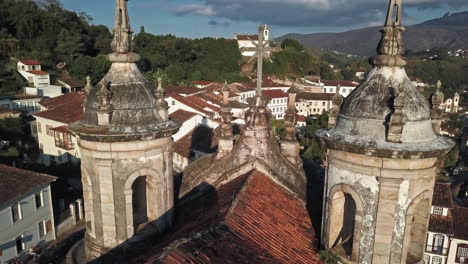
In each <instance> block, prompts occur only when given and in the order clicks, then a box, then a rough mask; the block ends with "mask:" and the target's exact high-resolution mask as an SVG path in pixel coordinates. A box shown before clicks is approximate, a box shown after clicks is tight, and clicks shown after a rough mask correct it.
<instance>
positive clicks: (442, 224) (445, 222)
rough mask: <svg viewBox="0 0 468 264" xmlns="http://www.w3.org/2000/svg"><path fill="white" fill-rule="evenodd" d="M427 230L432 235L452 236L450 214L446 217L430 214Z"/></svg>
mask: <svg viewBox="0 0 468 264" xmlns="http://www.w3.org/2000/svg"><path fill="white" fill-rule="evenodd" d="M428 230H429V231H431V232H434V233H442V234H447V235H451V234H453V226H452V214H451V213H450V212H449V214H448V215H447V216H443V215H436V214H431V215H430V217H429V227H428Z"/></svg>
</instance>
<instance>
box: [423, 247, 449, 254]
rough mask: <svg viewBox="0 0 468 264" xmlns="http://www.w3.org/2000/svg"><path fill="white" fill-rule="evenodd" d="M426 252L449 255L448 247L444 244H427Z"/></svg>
mask: <svg viewBox="0 0 468 264" xmlns="http://www.w3.org/2000/svg"><path fill="white" fill-rule="evenodd" d="M426 252H428V253H432V254H437V255H443V256H447V254H448V248H446V247H443V246H432V245H427V246H426Z"/></svg>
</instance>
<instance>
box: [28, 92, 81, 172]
mask: <svg viewBox="0 0 468 264" xmlns="http://www.w3.org/2000/svg"><path fill="white" fill-rule="evenodd" d="M83 102H84V94H82V93H69V94H64V95H62V96H59V97H55V98H50V99H46V100H43V101H41V107H42V110H43V111H41V112H39V113H36V114H34V115H33V116H34V117H35V118H36V126H37V129H36V130H37V138H38V143H39V149H40V151H41V159H42V162H43V163H44V164H50V162H51V161H52V160H53V161H54V162H56V163H65V162H68V161H72V162H76V161H78V159H79V158H80V152H79V148H78V141H77V138H76V137H75V136H74V135H73V134H72V133H70V132H69V131H68V126H69V125H70V124H72V123H74V122H77V121H79V120H81V118H82V116H83Z"/></svg>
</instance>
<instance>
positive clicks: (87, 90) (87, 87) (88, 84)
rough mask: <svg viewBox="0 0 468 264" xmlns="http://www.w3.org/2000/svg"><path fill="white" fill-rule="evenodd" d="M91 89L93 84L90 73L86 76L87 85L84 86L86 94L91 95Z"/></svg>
mask: <svg viewBox="0 0 468 264" xmlns="http://www.w3.org/2000/svg"><path fill="white" fill-rule="evenodd" d="M91 89H93V85H92V84H91V77H90V76H89V75H88V76H86V86H85V88H84V91H85V94H86V96H88V95H89V93H90V92H91Z"/></svg>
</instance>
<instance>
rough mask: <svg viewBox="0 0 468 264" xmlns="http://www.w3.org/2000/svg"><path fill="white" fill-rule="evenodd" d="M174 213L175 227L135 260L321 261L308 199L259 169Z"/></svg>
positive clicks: (170, 263) (204, 263)
mask: <svg viewBox="0 0 468 264" xmlns="http://www.w3.org/2000/svg"><path fill="white" fill-rule="evenodd" d="M178 215H179V216H180V217H177V216H178ZM175 219H176V224H175V226H174V229H173V230H175V232H172V233H168V234H166V236H165V239H164V241H165V242H160V243H157V244H155V246H154V247H153V250H151V253H150V254H149V255H147V256H141V257H139V259H137V260H135V261H134V262H139V263H142V262H146V263H155V262H156V261H158V263H165V264H182V263H197V264H208V263H210V264H213V263H216V264H218V263H226V264H237V263H252V264H253V263H255V264H263V263H265V264H267V263H268V264H272V263H275V264H281V263H285V264H286V263H310V264H314V263H322V261H321V260H320V256H319V254H318V253H317V250H316V241H315V239H314V230H313V228H312V224H311V221H310V218H309V215H308V212H307V209H306V207H305V205H304V204H303V203H302V202H301V201H300V200H298V199H297V198H295V197H294V195H292V194H291V193H289V192H288V191H287V190H285V189H283V188H282V187H280V186H279V185H278V184H277V183H275V182H274V181H273V180H272V179H271V178H270V177H268V176H266V175H264V174H262V173H260V172H258V171H256V170H253V171H251V172H249V173H248V174H246V175H243V176H239V177H237V178H236V179H234V180H232V181H230V182H229V183H227V184H225V185H223V186H221V187H219V188H218V189H213V188H211V189H208V190H207V191H206V192H205V193H204V194H203V195H202V196H199V197H198V198H196V199H194V200H187V201H186V202H183V203H181V204H180V205H179V207H177V208H176V217H175ZM162 249H163V252H161V250H162ZM132 262H133V261H132Z"/></svg>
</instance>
